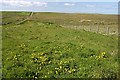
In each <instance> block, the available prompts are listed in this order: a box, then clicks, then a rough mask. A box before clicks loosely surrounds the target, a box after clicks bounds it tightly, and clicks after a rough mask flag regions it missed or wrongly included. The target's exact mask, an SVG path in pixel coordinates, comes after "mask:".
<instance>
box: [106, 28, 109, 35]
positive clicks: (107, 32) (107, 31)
mask: <svg viewBox="0 0 120 80" xmlns="http://www.w3.org/2000/svg"><path fill="white" fill-rule="evenodd" d="M109 29H110V28H109V27H107V30H106V34H108V35H109Z"/></svg>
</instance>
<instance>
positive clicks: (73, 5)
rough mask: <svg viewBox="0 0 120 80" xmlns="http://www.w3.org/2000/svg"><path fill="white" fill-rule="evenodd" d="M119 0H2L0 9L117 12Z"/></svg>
mask: <svg viewBox="0 0 120 80" xmlns="http://www.w3.org/2000/svg"><path fill="white" fill-rule="evenodd" d="M118 1H119V0H44V1H43V0H2V1H0V11H33V12H61V13H98V14H118Z"/></svg>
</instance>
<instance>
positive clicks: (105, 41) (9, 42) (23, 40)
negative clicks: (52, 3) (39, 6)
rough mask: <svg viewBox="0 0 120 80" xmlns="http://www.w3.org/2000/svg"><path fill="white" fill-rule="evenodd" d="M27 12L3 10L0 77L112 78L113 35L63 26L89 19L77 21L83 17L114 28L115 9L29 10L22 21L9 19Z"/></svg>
mask: <svg viewBox="0 0 120 80" xmlns="http://www.w3.org/2000/svg"><path fill="white" fill-rule="evenodd" d="M14 14H16V15H14ZM28 15H29V13H25V12H22V13H21V12H19V13H18V12H17V13H15V12H11V13H10V12H3V26H2V51H3V52H2V60H3V61H2V64H3V69H2V72H3V73H2V74H3V77H4V78H18V77H19V78H112V79H113V78H118V62H117V61H118V57H117V53H118V37H117V36H116V35H113V36H110V35H102V34H98V33H94V32H88V31H84V30H81V29H71V28H70V27H67V28H66V27H65V26H71V25H76V26H78V25H81V26H82V25H84V26H89V25H93V23H89V24H88V23H85V24H82V23H80V22H84V21H85V20H87V22H90V20H92V21H95V22H96V24H94V25H100V26H103V24H100V22H101V20H102V21H103V20H104V25H110V26H112V27H113V28H114V26H116V25H117V19H116V16H115V15H100V14H67V13H66V14H65V13H34V15H33V16H32V17H31V18H29V19H28V20H27V21H25V22H23V23H21V24H15V23H18V22H19V21H21V20H23V19H24V18H26V16H28ZM93 16H94V17H93ZM11 17H12V18H11ZM79 19H80V20H79ZM83 19H84V20H83ZM70 21H73V22H71V23H70ZM98 23H99V24H98ZM63 24H64V25H63Z"/></svg>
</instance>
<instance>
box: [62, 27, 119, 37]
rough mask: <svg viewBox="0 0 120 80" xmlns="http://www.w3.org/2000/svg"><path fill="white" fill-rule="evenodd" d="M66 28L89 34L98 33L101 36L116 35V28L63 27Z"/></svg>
mask: <svg viewBox="0 0 120 80" xmlns="http://www.w3.org/2000/svg"><path fill="white" fill-rule="evenodd" d="M63 26H64V27H66V28H72V29H81V30H85V31H89V32H95V33H100V34H103V35H118V27H117V26H116V27H111V26H83V25H82V26H68V25H63Z"/></svg>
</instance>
